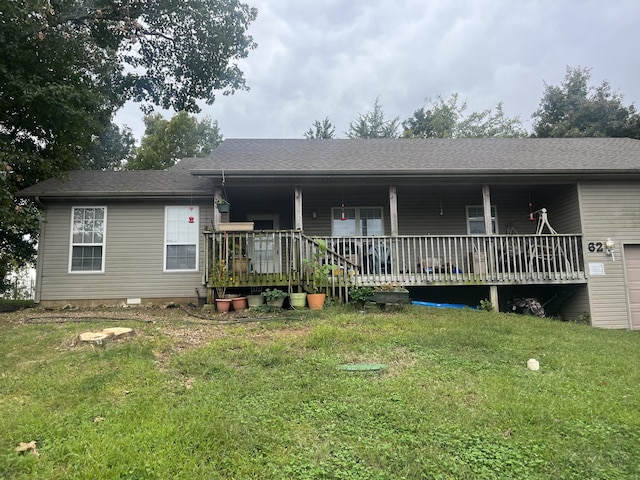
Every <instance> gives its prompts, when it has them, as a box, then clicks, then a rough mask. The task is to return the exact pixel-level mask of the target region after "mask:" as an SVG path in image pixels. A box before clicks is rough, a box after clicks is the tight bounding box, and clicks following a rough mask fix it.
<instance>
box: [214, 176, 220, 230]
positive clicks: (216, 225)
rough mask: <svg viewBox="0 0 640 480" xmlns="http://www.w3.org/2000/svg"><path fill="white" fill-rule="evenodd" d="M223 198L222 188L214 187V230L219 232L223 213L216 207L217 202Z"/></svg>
mask: <svg viewBox="0 0 640 480" xmlns="http://www.w3.org/2000/svg"><path fill="white" fill-rule="evenodd" d="M221 199H222V188H220V187H214V188H213V231H214V232H218V231H219V230H220V228H219V227H220V221H221V220H222V215H221V213H220V212H219V211H218V209H217V208H216V203H217V202H218V201H219V200H221Z"/></svg>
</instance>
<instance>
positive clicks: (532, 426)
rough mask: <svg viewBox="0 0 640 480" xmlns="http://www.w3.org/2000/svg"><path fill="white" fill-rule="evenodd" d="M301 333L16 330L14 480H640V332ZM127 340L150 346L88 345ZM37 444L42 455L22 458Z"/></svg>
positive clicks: (5, 386)
mask: <svg viewBox="0 0 640 480" xmlns="http://www.w3.org/2000/svg"><path fill="white" fill-rule="evenodd" d="M65 315H69V318H68V321H66V322H63V318H58V317H64V316H65ZM78 315H80V316H83V315H84V316H89V315H92V316H93V317H96V318H94V319H93V323H89V322H87V321H83V319H82V318H77V317H78ZM294 315H295V316H291V317H284V316H283V317H281V318H265V319H262V320H259V321H252V322H241V323H231V322H219V321H217V320H219V319H225V320H226V319H228V318H233V317H215V316H212V318H211V319H210V320H203V319H200V318H195V317H193V316H191V317H190V316H187V315H185V314H184V312H182V311H181V310H173V311H169V310H161V309H158V310H153V309H140V310H133V309H129V310H120V311H112V310H110V311H106V312H104V313H101V312H100V311H96V312H89V311H85V312H79V313H78V312H69V313H66V312H62V311H59V312H53V313H52V312H45V311H42V310H30V311H23V312H17V313H12V314H0V479H33V478H37V479H39V478H42V479H67V478H68V479H77V478H80V479H103V478H104V479H118V478H127V479H129V478H130V479H173V478H180V479H182V478H184V479H389V480H396V479H403V478H405V479H421V478H436V479H449V478H450V479H464V478H469V479H478V478H479V479H483V478H487V479H490V478H498V479H503V478H522V479H536V478H541V479H581V480H582V479H618V478H624V479H629V478H640V461H639V460H638V459H639V457H640V389H639V386H640V369H638V368H637V365H639V364H640V336H639V334H638V333H635V332H629V331H605V330H598V329H594V328H591V327H588V326H586V325H582V324H575V323H562V322H559V321H554V320H549V319H538V318H533V317H523V316H518V315H508V314H493V313H489V312H482V311H454V310H438V309H430V308H424V307H411V308H407V309H405V310H404V311H401V312H382V313H381V312H377V311H369V312H367V313H366V314H362V313H358V312H353V311H350V310H348V309H346V308H345V309H344V310H342V309H339V308H334V309H329V310H325V311H322V312H321V313H317V314H316V313H310V312H302V313H301V312H294ZM114 316H115V317H119V318H120V320H119V321H118V322H116V323H114V321H108V320H106V318H107V317H114ZM146 320H153V322H148V321H146ZM115 325H117V326H126V327H132V328H134V329H135V330H136V332H137V334H136V335H135V336H134V337H131V338H128V339H125V340H121V341H117V342H112V343H108V344H107V345H106V346H103V347H94V346H89V345H86V344H78V343H77V342H76V341H75V337H76V335H77V334H79V333H82V332H85V331H87V330H100V329H102V328H105V327H112V326H115ZM529 358H536V359H538V360H539V362H540V370H539V371H537V372H534V371H530V370H528V369H527V366H526V364H527V360H528V359H529ZM353 363H381V364H385V365H386V368H385V369H383V370H382V371H379V372H348V371H344V370H342V369H340V366H341V365H344V364H353ZM32 440H35V441H36V442H37V451H38V453H39V456H35V455H32V454H29V453H27V454H19V453H17V452H16V451H14V449H15V447H16V446H17V445H18V444H19V443H20V442H30V441H32Z"/></svg>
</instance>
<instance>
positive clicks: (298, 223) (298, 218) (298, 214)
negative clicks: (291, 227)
mask: <svg viewBox="0 0 640 480" xmlns="http://www.w3.org/2000/svg"><path fill="white" fill-rule="evenodd" d="M294 216H295V219H294V224H295V229H296V230H302V187H299V186H298V187H296V192H295V205H294Z"/></svg>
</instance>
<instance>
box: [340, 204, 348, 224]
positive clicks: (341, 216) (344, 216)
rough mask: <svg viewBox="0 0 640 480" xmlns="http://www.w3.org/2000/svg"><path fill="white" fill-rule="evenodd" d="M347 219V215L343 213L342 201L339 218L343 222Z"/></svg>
mask: <svg viewBox="0 0 640 480" xmlns="http://www.w3.org/2000/svg"><path fill="white" fill-rule="evenodd" d="M346 219H347V216H346V215H345V214H344V203H343V204H342V214H341V215H340V220H342V221H343V222H344V221H345V220H346Z"/></svg>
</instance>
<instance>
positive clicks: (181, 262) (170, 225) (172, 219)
mask: <svg viewBox="0 0 640 480" xmlns="http://www.w3.org/2000/svg"><path fill="white" fill-rule="evenodd" d="M199 217H200V215H199V212H198V207H165V214H164V270H165V271H185V270H186V271H197V270H198V250H199V248H198V231H199V227H198V225H199V221H198V219H199ZM191 220H193V222H191Z"/></svg>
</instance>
